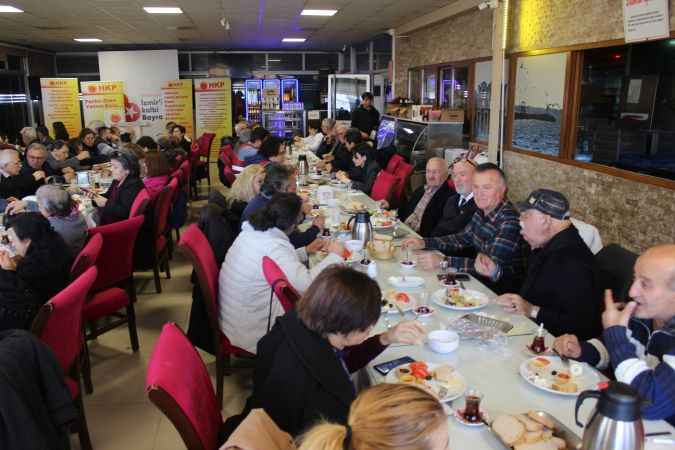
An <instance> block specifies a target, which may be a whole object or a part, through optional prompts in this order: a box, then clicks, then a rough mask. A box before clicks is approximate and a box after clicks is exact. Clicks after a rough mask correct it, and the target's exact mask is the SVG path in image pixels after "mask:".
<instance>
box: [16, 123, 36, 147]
mask: <svg viewBox="0 0 675 450" xmlns="http://www.w3.org/2000/svg"><path fill="white" fill-rule="evenodd" d="M19 133H20V134H21V142H22V143H23V146H24V147H28V146H29V145H30V144H32V143H33V142H39V141H38V138H37V131H36V130H35V128H33V127H23V128H22V129H21V131H19Z"/></svg>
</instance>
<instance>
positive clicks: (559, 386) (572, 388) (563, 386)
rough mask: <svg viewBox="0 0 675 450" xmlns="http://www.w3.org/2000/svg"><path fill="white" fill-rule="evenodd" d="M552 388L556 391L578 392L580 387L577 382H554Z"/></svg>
mask: <svg viewBox="0 0 675 450" xmlns="http://www.w3.org/2000/svg"><path fill="white" fill-rule="evenodd" d="M551 389H553V390H554V391H560V392H572V393H573V392H577V391H578V390H579V388H578V387H577V385H576V384H575V383H557V382H556V383H553V385H551Z"/></svg>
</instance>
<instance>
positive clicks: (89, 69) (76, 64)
mask: <svg viewBox="0 0 675 450" xmlns="http://www.w3.org/2000/svg"><path fill="white" fill-rule="evenodd" d="M56 73H57V74H61V73H98V56H97V55H96V54H93V55H56Z"/></svg>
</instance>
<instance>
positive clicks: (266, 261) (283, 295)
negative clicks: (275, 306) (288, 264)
mask: <svg viewBox="0 0 675 450" xmlns="http://www.w3.org/2000/svg"><path fill="white" fill-rule="evenodd" d="M262 269H263V274H264V275H265V279H266V280H267V282H268V283H269V285H270V286H271V287H272V290H273V291H274V293H275V294H276V296H277V298H278V299H279V302H281V306H283V307H284V311H288V310H290V309H292V308H293V306H295V304H296V303H297V302H298V300H300V293H299V292H298V291H297V290H295V288H294V287H293V286H291V283H290V281H288V278H287V277H286V274H285V273H284V271H283V270H281V267H279V265H278V264H277V263H276V262H275V261H274V260H273V259H272V258H270V257H269V256H263V260H262Z"/></svg>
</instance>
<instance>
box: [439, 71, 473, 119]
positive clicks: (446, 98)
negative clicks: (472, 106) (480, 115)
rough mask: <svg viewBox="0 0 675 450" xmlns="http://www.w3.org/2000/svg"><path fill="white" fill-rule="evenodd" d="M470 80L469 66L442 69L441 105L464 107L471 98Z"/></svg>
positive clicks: (444, 106) (453, 107)
mask: <svg viewBox="0 0 675 450" xmlns="http://www.w3.org/2000/svg"><path fill="white" fill-rule="evenodd" d="M468 81H469V69H468V68H467V67H448V68H444V69H441V107H443V108H450V109H464V108H465V107H466V103H467V100H468V99H469V91H468Z"/></svg>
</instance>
